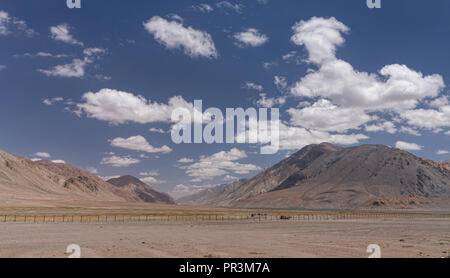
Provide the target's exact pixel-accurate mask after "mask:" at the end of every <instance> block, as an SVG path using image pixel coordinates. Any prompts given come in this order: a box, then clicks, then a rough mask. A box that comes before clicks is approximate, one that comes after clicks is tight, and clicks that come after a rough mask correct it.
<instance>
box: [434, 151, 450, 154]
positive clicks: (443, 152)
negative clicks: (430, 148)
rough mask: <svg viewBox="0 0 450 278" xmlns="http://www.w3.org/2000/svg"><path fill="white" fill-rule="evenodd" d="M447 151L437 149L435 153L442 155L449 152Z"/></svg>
mask: <svg viewBox="0 0 450 278" xmlns="http://www.w3.org/2000/svg"><path fill="white" fill-rule="evenodd" d="M449 153H450V152H449V151H447V150H438V151H437V152H436V154H437V155H444V154H449Z"/></svg>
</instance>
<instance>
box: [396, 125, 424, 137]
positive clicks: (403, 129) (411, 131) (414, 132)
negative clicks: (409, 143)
mask: <svg viewBox="0 0 450 278" xmlns="http://www.w3.org/2000/svg"><path fill="white" fill-rule="evenodd" d="M400 132H402V133H407V134H410V135H414V136H421V134H420V132H419V131H417V130H416V129H414V128H412V127H408V126H402V127H401V128H400Z"/></svg>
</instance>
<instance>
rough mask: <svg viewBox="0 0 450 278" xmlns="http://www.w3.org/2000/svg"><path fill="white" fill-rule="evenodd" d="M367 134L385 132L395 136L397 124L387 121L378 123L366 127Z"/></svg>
mask: <svg viewBox="0 0 450 278" xmlns="http://www.w3.org/2000/svg"><path fill="white" fill-rule="evenodd" d="M365 129H366V131H367V132H380V131H385V132H387V133H390V134H394V133H396V132H397V129H396V127H395V124H394V123H393V122H389V121H385V122H382V123H376V124H372V125H366V128H365Z"/></svg>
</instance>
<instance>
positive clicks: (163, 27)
mask: <svg viewBox="0 0 450 278" xmlns="http://www.w3.org/2000/svg"><path fill="white" fill-rule="evenodd" d="M144 27H145V29H146V30H147V31H148V32H149V33H150V34H151V35H153V37H154V38H155V40H156V41H158V42H159V43H160V44H162V45H164V46H165V47H166V48H168V49H183V51H184V53H185V54H186V55H188V56H190V57H200V56H202V57H206V58H217V57H218V52H217V50H216V48H215V46H214V41H213V40H212V38H211V35H209V34H208V33H207V32H205V31H200V30H196V29H194V28H192V27H190V26H189V27H184V26H183V24H182V23H180V22H177V21H168V20H166V19H164V18H162V17H159V16H154V17H152V18H151V19H150V20H148V21H147V22H145V23H144Z"/></svg>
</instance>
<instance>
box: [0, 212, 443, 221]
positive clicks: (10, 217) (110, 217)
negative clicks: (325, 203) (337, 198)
mask: <svg viewBox="0 0 450 278" xmlns="http://www.w3.org/2000/svg"><path fill="white" fill-rule="evenodd" d="M376 218H379V219H381V218H386V219H396V218H401V219H413V218H450V215H432V214H411V213H404V214H402V213H307V214H286V215H281V214H261V213H254V214H240V215H220V214H217V215H211V214H208V215H207V214H205V215H181V214H180V215H173V214H171V215H146V214H58V215H56V214H55V215H50V214H45V215H37V214H31V215H25V214H5V215H0V222H3V223H120V222H122V223H125V222H136V223H140V222H151V221H166V222H183V221H221V222H223V221H253V222H261V221H331V220H351V219H376Z"/></svg>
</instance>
